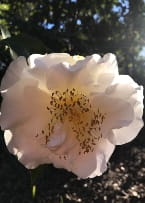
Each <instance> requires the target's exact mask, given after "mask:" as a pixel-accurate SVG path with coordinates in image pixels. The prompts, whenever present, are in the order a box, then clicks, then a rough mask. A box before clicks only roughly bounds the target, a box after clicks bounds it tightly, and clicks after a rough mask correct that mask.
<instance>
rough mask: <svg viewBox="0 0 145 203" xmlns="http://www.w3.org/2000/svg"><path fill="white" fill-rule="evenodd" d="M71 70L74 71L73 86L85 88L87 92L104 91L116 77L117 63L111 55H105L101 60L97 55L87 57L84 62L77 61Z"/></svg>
mask: <svg viewBox="0 0 145 203" xmlns="http://www.w3.org/2000/svg"><path fill="white" fill-rule="evenodd" d="M71 69H72V70H75V73H74V74H75V76H74V81H73V84H74V85H76V86H79V87H87V88H89V90H91V91H94V90H96V91H97V92H99V91H104V89H105V88H106V87H107V86H108V84H110V83H111V82H112V80H113V79H114V77H115V76H116V75H118V66H117V61H116V58H115V55H113V54H107V55H105V56H104V57H103V58H101V57H100V56H99V55H97V54H94V55H92V56H88V57H86V58H85V59H84V60H82V61H78V62H77V63H76V64H75V65H74V66H72V67H71ZM104 75H105V77H104ZM106 77H107V80H106ZM90 88H91V89H90Z"/></svg>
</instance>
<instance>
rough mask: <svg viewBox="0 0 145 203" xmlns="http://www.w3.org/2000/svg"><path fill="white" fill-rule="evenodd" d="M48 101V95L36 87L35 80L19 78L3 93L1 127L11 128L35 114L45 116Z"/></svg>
mask: <svg viewBox="0 0 145 203" xmlns="http://www.w3.org/2000/svg"><path fill="white" fill-rule="evenodd" d="M30 101H31V102H30ZM48 102H49V95H48V94H46V93H45V92H43V91H42V90H40V89H39V88H38V83H37V81H36V80H33V79H32V78H31V79H27V80H21V82H18V83H16V84H15V85H13V86H12V87H11V88H9V89H8V90H7V92H6V93H4V95H3V102H2V106H1V116H0V125H1V127H2V129H10V128H11V127H12V128H13V127H15V126H16V125H20V124H21V123H24V122H26V121H27V120H28V119H29V118H31V117H35V116H36V115H38V116H42V117H46V116H47V110H46V107H47V104H48Z"/></svg>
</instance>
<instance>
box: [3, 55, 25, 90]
mask: <svg viewBox="0 0 145 203" xmlns="http://www.w3.org/2000/svg"><path fill="white" fill-rule="evenodd" d="M27 69H28V65H27V63H26V59H25V57H23V56H20V57H18V58H17V59H16V60H14V61H13V62H12V63H10V65H9V67H8V68H7V71H6V73H5V76H4V77H3V79H2V82H1V90H4V89H7V88H9V87H11V86H12V85H14V84H15V83H16V82H17V81H18V80H19V79H20V78H21V75H22V73H23V72H24V71H26V70H27Z"/></svg>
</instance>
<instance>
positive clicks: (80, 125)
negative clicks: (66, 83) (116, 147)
mask: <svg viewBox="0 0 145 203" xmlns="http://www.w3.org/2000/svg"><path fill="white" fill-rule="evenodd" d="M46 109H47V110H48V112H49V117H50V119H49V122H48V126H47V129H46V130H42V132H41V134H45V138H46V139H45V141H46V143H45V144H47V143H48V142H49V138H50V136H51V135H52V134H53V132H54V127H55V126H56V125H57V123H62V124H64V125H69V127H70V128H71V130H72V133H73V134H74V136H75V137H76V139H77V140H78V142H79V145H80V152H79V154H81V153H82V152H83V153H84V154H85V153H88V152H90V151H93V150H94V146H95V145H96V143H97V141H98V140H99V139H100V138H101V137H102V132H101V126H102V123H103V121H104V119H105V116H106V115H105V114H104V113H101V111H100V109H99V108H98V109H97V112H96V111H94V110H93V108H92V106H91V103H90V100H89V98H88V97H87V96H86V95H85V94H82V93H81V92H79V91H77V90H76V89H75V88H73V89H71V90H69V89H66V90H65V91H63V92H61V91H52V93H51V99H50V103H49V105H48V106H47V107H46ZM45 131H46V132H45Z"/></svg>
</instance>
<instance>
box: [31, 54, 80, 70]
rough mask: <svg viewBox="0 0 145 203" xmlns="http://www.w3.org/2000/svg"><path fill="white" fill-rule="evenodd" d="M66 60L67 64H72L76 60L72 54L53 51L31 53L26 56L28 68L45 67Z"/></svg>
mask: <svg viewBox="0 0 145 203" xmlns="http://www.w3.org/2000/svg"><path fill="white" fill-rule="evenodd" d="M63 62H68V63H69V64H74V63H75V62H76V61H75V60H74V59H73V57H72V56H70V55H69V54H66V53H53V54H45V55H41V54H32V55H31V56H29V58H28V63H29V66H30V68H38V67H39V68H42V69H43V68H47V69H49V68H50V67H51V66H54V65H57V64H60V63H63Z"/></svg>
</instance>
